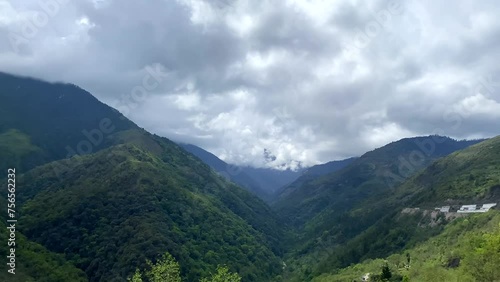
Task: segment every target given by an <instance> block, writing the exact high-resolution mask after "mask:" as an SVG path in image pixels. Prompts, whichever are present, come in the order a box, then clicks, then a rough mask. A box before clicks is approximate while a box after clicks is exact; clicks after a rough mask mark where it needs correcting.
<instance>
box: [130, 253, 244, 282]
mask: <svg viewBox="0 0 500 282" xmlns="http://www.w3.org/2000/svg"><path fill="white" fill-rule="evenodd" d="M147 265H148V269H147V270H145V271H142V272H141V271H140V270H139V269H136V271H135V273H134V275H133V276H132V277H131V278H129V279H128V281H131V282H143V281H144V279H146V281H147V282H180V281H181V275H180V272H179V264H178V263H177V261H176V260H175V259H174V257H172V255H171V254H169V253H165V254H163V255H162V257H161V258H160V259H159V260H158V261H157V262H156V263H152V262H151V261H149V260H148V261H147ZM143 277H145V278H144V279H143ZM240 281H241V277H240V276H239V275H238V274H237V273H231V272H230V271H229V269H228V268H227V267H226V266H220V265H219V266H217V271H216V273H215V274H213V275H212V277H210V278H203V279H201V280H200V282H240Z"/></svg>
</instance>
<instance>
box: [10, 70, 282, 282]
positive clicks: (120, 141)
mask: <svg viewBox="0 0 500 282" xmlns="http://www.w3.org/2000/svg"><path fill="white" fill-rule="evenodd" d="M0 80H1V83H0V97H1V98H2V100H3V102H2V103H1V104H0V121H1V123H0V146H2V148H1V149H2V150H1V151H2V152H7V153H2V154H3V155H2V156H1V157H2V158H1V161H2V163H1V164H2V170H3V169H5V168H7V167H16V172H17V181H18V184H17V191H16V192H17V207H16V208H17V210H18V211H19V213H20V218H19V231H20V232H21V233H22V234H24V235H26V237H27V239H28V240H31V241H34V242H36V243H39V244H41V245H42V246H43V247H44V248H46V249H47V250H48V251H50V252H53V253H58V254H61V255H63V257H64V259H65V260H67V261H68V262H70V263H71V264H73V265H74V266H77V267H78V268H80V269H81V270H83V271H84V272H85V273H86V276H87V278H88V279H89V280H90V281H106V282H108V281H125V279H126V278H127V277H129V276H130V275H131V274H132V273H133V271H134V270H135V268H136V267H141V266H144V264H145V259H151V260H153V261H154V260H155V259H156V257H157V256H159V255H161V254H164V253H165V252H166V251H169V252H170V253H171V254H173V255H174V257H175V258H176V259H177V260H178V261H179V263H180V264H181V265H182V273H181V274H182V276H183V278H184V279H185V280H186V281H196V280H197V279H199V278H200V277H202V276H203V277H204V276H207V274H208V273H210V272H211V271H214V270H215V268H216V267H217V265H218V264H227V265H228V266H229V267H230V269H231V270H232V271H237V272H239V273H240V275H241V276H242V277H243V281H271V280H273V279H274V278H275V276H278V275H279V274H280V272H281V261H280V259H279V258H278V256H279V255H280V254H281V246H280V238H281V237H282V235H281V232H282V230H281V227H280V223H279V222H278V221H277V220H276V217H275V216H274V214H273V213H272V212H271V210H270V208H269V207H268V206H267V205H266V204H265V203H264V202H263V201H262V200H260V199H258V198H256V197H255V196H253V195H251V194H250V193H248V192H246V191H245V190H243V189H242V188H240V187H238V186H236V185H234V184H231V183H228V182H227V181H225V180H223V179H222V178H221V177H219V176H218V175H216V174H215V173H214V172H213V171H212V169H211V168H210V167H209V166H207V165H205V164H204V163H202V162H201V161H200V160H199V159H198V158H196V157H195V156H193V155H192V154H190V153H188V152H186V151H184V150H183V149H182V148H181V147H179V146H178V145H176V144H175V143H173V142H171V141H170V140H168V139H166V138H161V137H158V136H155V135H152V134H150V133H148V132H146V131H145V130H142V129H140V128H138V127H137V126H136V125H135V124H133V123H132V122H131V121H129V120H128V119H126V118H124V117H123V116H122V115H121V114H120V113H118V112H117V111H116V110H114V109H112V108H110V107H108V106H106V105H104V104H102V103H100V102H99V101H98V100H97V99H95V98H94V97H93V96H92V95H90V94H89V93H88V92H86V91H84V90H82V89H80V88H78V87H76V86H73V85H68V84H58V83H55V84H51V83H46V82H42V81H38V80H33V79H29V78H21V77H16V76H11V75H7V74H1V75H0ZM74 154H76V155H74ZM71 155H74V156H73V157H71V158H69V159H65V158H66V157H69V156H71ZM4 196H5V195H2V197H4ZM5 232H6V229H2V230H1V233H0V234H2V236H5ZM5 247H6V246H5V245H2V247H1V248H0V249H1V251H2V252H5V250H4V248H5ZM26 267H28V268H30V269H29V270H28V271H26V273H28V274H29V273H32V272H33V271H34V270H35V269H36V268H35V267H36V266H35V265H27V266H26Z"/></svg>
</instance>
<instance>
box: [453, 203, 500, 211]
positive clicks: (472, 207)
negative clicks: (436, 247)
mask: <svg viewBox="0 0 500 282" xmlns="http://www.w3.org/2000/svg"><path fill="white" fill-rule="evenodd" d="M496 205H497V204H496V203H491V204H483V206H482V207H480V208H478V207H477V205H464V206H461V207H460V209H459V210H458V212H459V213H472V212H487V211H489V210H490V209H491V208H493V207H494V206H496Z"/></svg>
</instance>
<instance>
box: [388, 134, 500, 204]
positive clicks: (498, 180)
mask: <svg viewBox="0 0 500 282" xmlns="http://www.w3.org/2000/svg"><path fill="white" fill-rule="evenodd" d="M410 193H411V195H414V196H413V197H411V198H409V197H408V195H410ZM396 195H397V196H398V200H401V201H408V202H409V205H412V206H422V205H424V206H430V205H440V204H443V205H444V204H446V205H457V204H458V205H459V204H467V203H469V202H472V203H478V204H480V203H485V202H490V201H493V202H495V201H500V137H496V138H492V139H489V140H486V141H484V142H481V143H479V144H476V145H473V146H471V147H469V148H467V149H465V150H461V151H458V152H455V153H453V154H451V155H449V156H448V157H446V158H442V159H440V160H438V161H436V162H434V163H433V164H432V165H430V166H429V167H428V168H426V169H425V170H424V171H423V172H422V173H420V174H418V175H416V176H415V177H414V178H412V179H411V180H410V181H407V182H405V183H404V185H402V186H401V187H400V188H399V189H398V193H397V194H396Z"/></svg>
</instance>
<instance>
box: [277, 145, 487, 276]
mask: <svg viewBox="0 0 500 282" xmlns="http://www.w3.org/2000/svg"><path fill="white" fill-rule="evenodd" d="M477 142H479V140H477V141H456V140H453V139H450V138H446V137H438V136H428V137H416V138H408V139H403V140H400V141H397V142H393V143H391V144H388V145H386V146H384V147H382V148H379V149H376V150H374V151H371V152H368V153H366V154H364V155H363V156H361V157H360V158H358V159H356V160H355V161H354V162H352V163H351V164H350V165H348V166H347V167H345V168H343V169H342V170H340V171H337V172H334V173H331V174H328V175H325V176H320V177H318V178H314V179H311V180H309V181H306V182H305V183H303V184H302V185H301V186H300V187H299V188H294V190H293V191H292V193H290V194H288V195H285V196H284V197H282V198H280V200H279V201H278V202H276V203H275V205H274V208H275V209H276V210H277V211H278V213H279V215H280V216H281V217H282V218H283V220H284V221H286V222H288V223H289V224H291V228H292V229H293V230H295V231H296V232H297V236H296V237H295V239H294V240H292V241H291V242H289V244H290V245H292V246H293V247H292V248H291V249H290V250H289V253H288V256H287V257H288V258H289V261H291V262H292V263H291V265H292V266H293V267H290V268H289V270H290V271H291V272H292V273H296V272H301V273H302V276H300V275H299V277H300V278H299V279H297V280H295V281H300V279H310V278H311V277H313V276H314V275H316V274H318V273H322V272H324V271H328V269H332V268H333V269H335V268H339V267H345V266H347V265H349V264H351V263H355V262H357V261H358V260H359V259H361V258H362V257H363V256H365V255H368V256H370V255H378V254H380V253H383V252H387V250H391V249H393V248H395V249H397V248H401V247H402V245H401V244H403V245H404V243H405V242H402V243H397V244H395V245H392V246H389V247H388V248H387V249H385V248H384V247H381V249H380V248H378V249H377V248H376V249H374V251H373V253H371V254H370V253H369V252H368V250H364V249H363V248H361V249H360V250H356V251H355V252H353V250H352V248H355V247H356V246H358V247H359V246H365V242H364V241H363V242H362V239H363V240H365V241H366V246H368V245H370V242H372V241H371V239H370V237H368V235H364V234H365V233H366V234H370V235H371V236H372V237H373V238H375V239H376V238H378V237H377V236H378V234H380V231H381V229H384V230H383V231H384V232H385V231H389V230H387V229H390V228H393V229H394V230H393V231H394V232H393V233H394V234H399V233H398V232H402V233H404V234H410V233H412V232H416V231H418V230H416V229H414V228H407V227H408V226H406V224H405V223H403V224H400V225H399V226H398V225H397V224H393V217H394V216H395V215H396V214H397V212H396V210H397V208H399V207H401V201H400V200H398V199H395V198H390V196H392V195H394V193H395V191H397V190H398V189H399V188H398V187H399V186H400V185H401V184H402V183H403V182H404V181H405V180H406V179H408V178H409V177H411V176H412V175H414V174H417V173H418V172H420V170H422V169H423V168H425V167H426V166H427V165H429V164H431V163H432V162H433V161H435V160H436V159H438V158H439V157H442V156H446V155H448V154H450V153H452V152H454V151H456V150H459V149H463V148H466V147H468V146H470V145H472V144H475V143H477ZM416 156H420V158H416ZM389 198H390V199H392V200H388V199H389ZM415 220H416V222H418V220H419V219H417V218H409V219H408V220H407V222H408V223H409V222H414V221H415ZM391 224H393V225H391ZM375 230H376V231H377V232H378V233H377V232H375ZM402 233H401V234H402ZM424 233H425V232H424ZM434 233H435V232H429V233H428V234H427V233H425V234H417V235H416V236H415V238H418V240H421V239H424V238H426V237H427V236H431V235H433V234H434ZM374 235H375V236H374ZM405 236H406V235H405ZM409 236H411V235H409ZM360 238H362V239H360ZM405 240H406V241H407V242H409V241H411V238H409V237H406V239H405ZM351 241H352V242H353V243H349V242H351ZM361 242H362V243H363V244H360V243H361ZM395 242H396V241H395ZM376 246H377V245H374V247H376ZM304 266H307V267H304ZM292 276H293V275H292Z"/></svg>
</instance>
